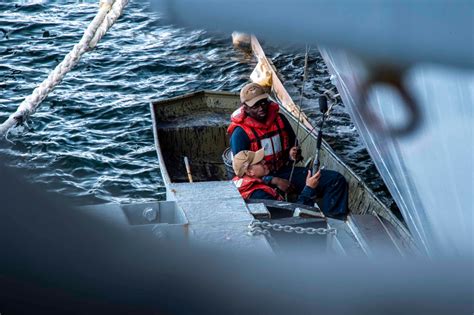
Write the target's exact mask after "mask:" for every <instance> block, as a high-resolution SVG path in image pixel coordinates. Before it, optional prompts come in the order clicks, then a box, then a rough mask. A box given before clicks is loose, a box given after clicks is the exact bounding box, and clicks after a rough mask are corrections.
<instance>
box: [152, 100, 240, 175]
mask: <svg viewBox="0 0 474 315" xmlns="http://www.w3.org/2000/svg"><path fill="white" fill-rule="evenodd" d="M239 105H240V102H239V97H238V95H237V94H233V93H225V92H222V93H213V92H204V91H201V92H196V93H193V94H190V95H189V94H188V95H186V96H185V97H177V98H173V99H168V100H164V101H158V102H154V103H153V104H152V106H153V112H154V115H155V123H156V126H155V128H156V129H155V130H156V132H157V133H158V139H159V148H160V151H161V154H162V157H163V159H162V160H163V161H164V163H165V164H166V165H165V169H166V170H167V172H168V174H167V175H168V178H165V179H164V180H165V181H167V180H168V181H169V182H170V183H180V182H187V181H188V176H187V172H186V168H185V164H184V157H185V156H186V157H187V158H188V160H189V164H190V167H191V174H192V179H193V181H194V182H202V181H216V180H227V179H228V177H227V173H226V167H225V164H224V161H223V158H222V155H223V153H224V151H225V150H226V148H228V147H229V137H228V135H227V127H228V125H229V118H230V115H231V114H232V112H233V111H234V110H235V109H236V108H238V107H239Z"/></svg>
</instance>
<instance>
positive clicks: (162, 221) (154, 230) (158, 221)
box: [79, 201, 188, 241]
mask: <svg viewBox="0 0 474 315" xmlns="http://www.w3.org/2000/svg"><path fill="white" fill-rule="evenodd" d="M79 210H80V211H83V212H85V213H87V214H89V215H91V216H93V217H96V218H99V219H102V220H105V221H107V222H109V223H112V224H115V225H117V226H119V227H121V228H124V229H128V230H130V231H133V232H134V233H139V234H144V235H146V236H153V237H156V238H158V239H167V240H175V241H176V240H184V239H187V237H188V220H187V218H186V216H185V215H184V212H183V211H182V210H181V209H180V208H179V207H178V206H177V204H176V202H174V201H159V202H151V203H138V204H117V203H108V204H100V205H92V206H83V207H80V208H79ZM150 213H152V214H153V215H152V216H150V215H149V214H150Z"/></svg>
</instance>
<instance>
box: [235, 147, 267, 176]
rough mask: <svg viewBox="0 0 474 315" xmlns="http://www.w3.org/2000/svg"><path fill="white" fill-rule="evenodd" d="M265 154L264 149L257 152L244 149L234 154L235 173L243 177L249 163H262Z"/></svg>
mask: <svg viewBox="0 0 474 315" xmlns="http://www.w3.org/2000/svg"><path fill="white" fill-rule="evenodd" d="M264 156H265V151H264V150H263V148H262V149H260V150H258V151H257V152H253V151H248V150H243V151H240V152H239V153H237V154H236V155H235V156H234V159H233V161H232V167H233V168H234V172H235V175H237V176H239V177H242V176H244V174H245V171H246V170H247V168H248V167H249V165H254V164H257V163H260V161H262V160H263V158H264Z"/></svg>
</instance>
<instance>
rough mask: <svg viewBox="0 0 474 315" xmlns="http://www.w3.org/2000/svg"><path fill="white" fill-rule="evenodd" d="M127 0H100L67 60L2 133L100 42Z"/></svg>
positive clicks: (25, 115)
mask: <svg viewBox="0 0 474 315" xmlns="http://www.w3.org/2000/svg"><path fill="white" fill-rule="evenodd" d="M128 1H129V0H100V8H99V12H98V13H97V15H96V16H95V17H94V19H93V20H92V22H91V23H90V24H89V26H88V27H87V29H86V30H85V32H84V35H83V36H82V38H81V40H80V42H79V43H78V44H76V45H75V46H74V48H73V49H72V50H71V52H69V53H68V54H67V55H66V57H64V60H63V61H62V62H61V63H60V64H59V65H57V66H56V68H55V69H54V70H53V71H52V72H51V73H50V74H49V76H48V78H47V79H46V80H44V81H43V82H42V83H41V84H40V85H39V86H38V87H36V88H35V89H34V91H33V93H32V94H31V95H29V96H28V97H26V98H25V99H24V100H23V102H22V103H21V104H20V106H18V109H17V110H16V112H14V113H13V114H11V115H10V117H8V119H7V120H6V121H5V122H3V124H1V125H0V136H3V135H5V134H6V133H7V132H8V131H9V130H10V128H12V127H14V126H15V125H17V124H22V123H23V122H25V121H26V120H27V119H28V117H29V116H30V115H31V114H33V113H34V112H35V111H36V109H37V108H38V107H39V105H40V104H41V102H42V101H43V100H44V99H45V98H46V96H48V94H49V92H51V91H52V90H53V89H54V88H55V87H56V86H57V85H58V84H59V83H61V81H62V80H63V78H64V76H65V75H66V74H67V73H68V72H69V71H71V69H72V68H74V67H75V66H76V65H77V64H78V63H79V60H80V59H81V56H82V55H83V54H84V53H85V52H87V51H88V50H90V49H92V48H94V47H95V46H96V45H97V43H98V42H99V41H100V39H101V38H102V37H103V36H104V35H105V33H106V32H107V31H108V30H109V28H110V27H111V26H112V25H113V24H114V23H115V21H116V20H117V19H118V17H119V16H120V15H121V13H122V11H123V8H124V7H125V6H126V5H127V3H128Z"/></svg>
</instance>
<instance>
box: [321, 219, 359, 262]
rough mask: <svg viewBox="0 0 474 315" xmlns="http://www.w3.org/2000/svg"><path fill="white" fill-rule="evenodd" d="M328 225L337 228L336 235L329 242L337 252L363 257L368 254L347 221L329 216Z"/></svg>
mask: <svg viewBox="0 0 474 315" xmlns="http://www.w3.org/2000/svg"><path fill="white" fill-rule="evenodd" d="M327 222H328V227H330V228H335V229H336V230H337V233H336V235H334V237H332V238H331V239H330V240H329V242H330V244H329V247H330V248H331V249H332V250H333V251H334V252H335V253H337V254H341V255H346V256H352V257H363V256H366V254H365V252H364V250H363V249H362V247H361V245H360V243H359V242H358V241H357V238H356V237H355V236H354V234H353V233H352V231H351V229H350V228H349V226H348V225H347V224H346V222H345V221H342V220H336V219H331V218H327Z"/></svg>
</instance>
